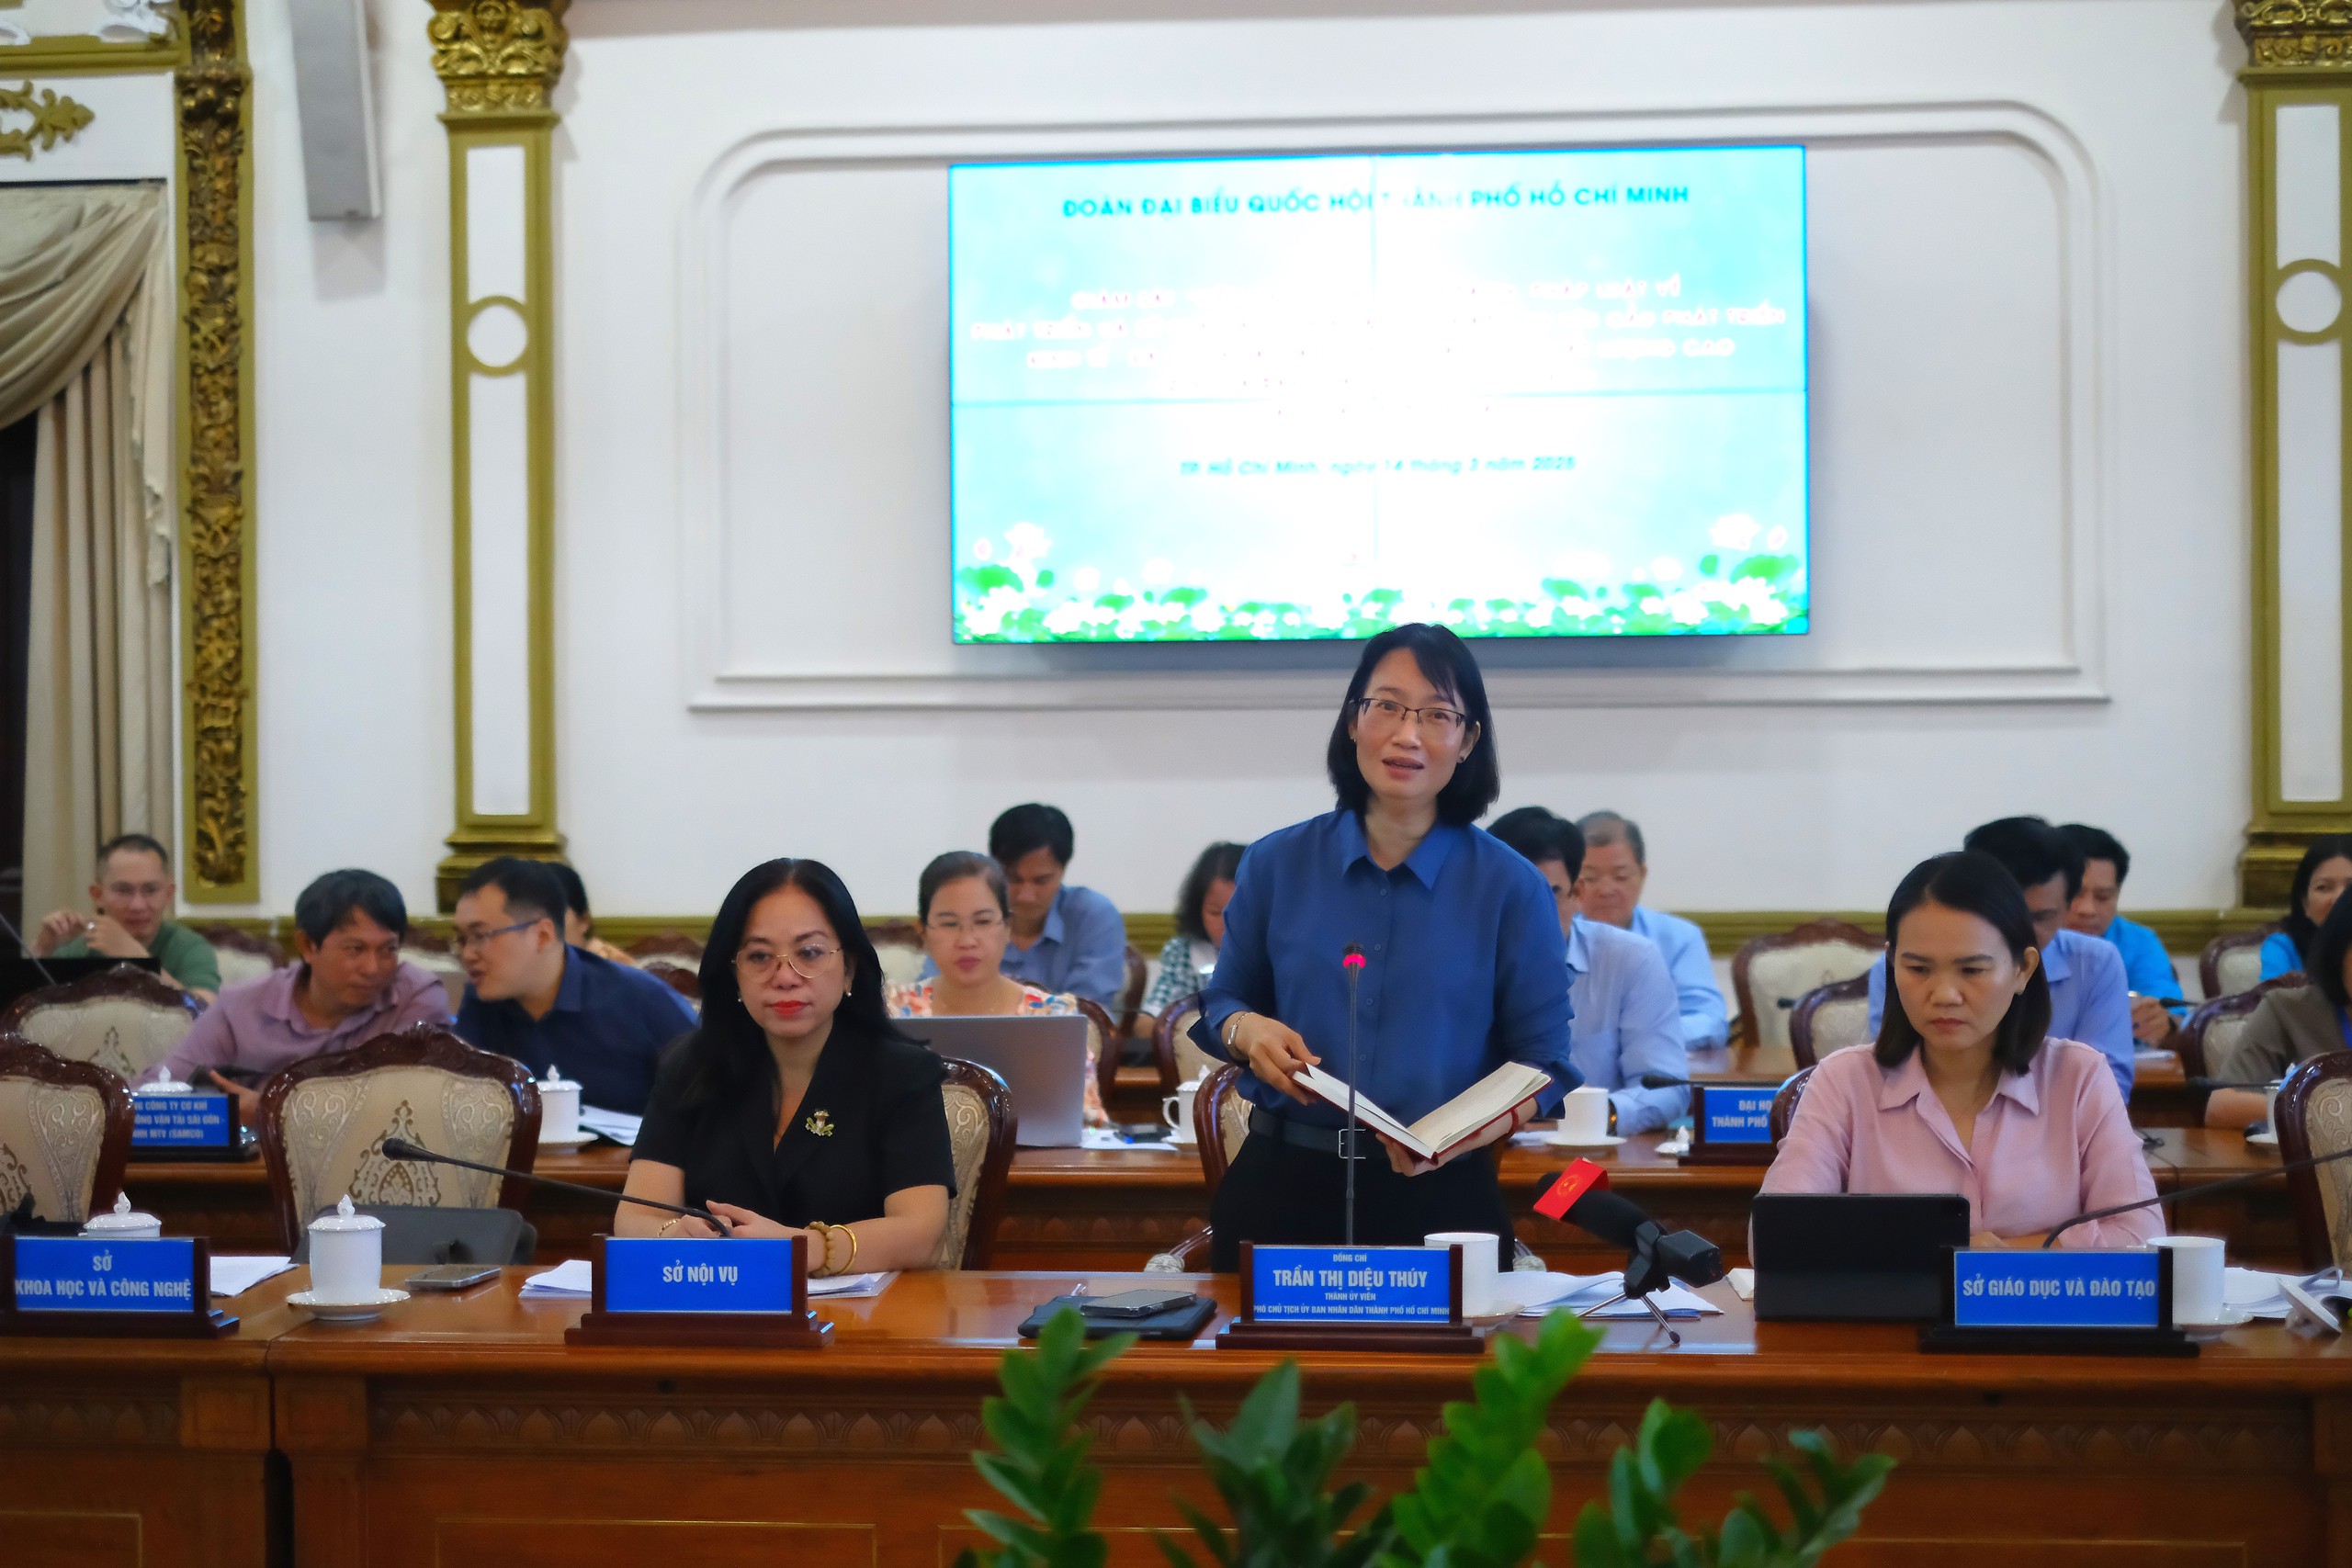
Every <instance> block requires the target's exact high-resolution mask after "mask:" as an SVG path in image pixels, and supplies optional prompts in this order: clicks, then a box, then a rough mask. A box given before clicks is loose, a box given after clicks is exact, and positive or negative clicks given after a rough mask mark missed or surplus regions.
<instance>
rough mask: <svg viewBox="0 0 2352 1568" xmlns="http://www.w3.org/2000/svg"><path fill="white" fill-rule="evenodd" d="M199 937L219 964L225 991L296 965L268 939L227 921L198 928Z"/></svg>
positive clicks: (283, 950) (289, 956) (289, 955)
mask: <svg viewBox="0 0 2352 1568" xmlns="http://www.w3.org/2000/svg"><path fill="white" fill-rule="evenodd" d="M196 934H197V935H198V936H200V937H202V938H203V939H204V940H205V942H206V944H207V945H208V946H209V947H210V948H211V949H212V956H213V957H214V959H216V960H217V961H218V962H219V963H220V984H221V986H222V987H230V986H237V985H243V983H244V982H245V981H247V980H262V979H266V978H268V976H269V975H270V972H271V971H272V970H277V969H283V968H285V967H286V966H287V965H288V964H291V963H293V962H294V959H293V956H292V955H291V954H289V953H288V952H287V951H286V950H285V949H284V948H282V947H280V946H278V945H277V943H276V942H272V941H270V940H269V938H267V937H266V936H257V935H255V934H254V932H252V931H244V930H242V929H240V928H239V927H236V926H232V925H230V924H228V923H227V922H225V921H219V922H215V923H213V924H211V925H205V926H198V927H197V928H196Z"/></svg>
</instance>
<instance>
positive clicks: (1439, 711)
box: [1355, 697, 1470, 740]
mask: <svg viewBox="0 0 2352 1568" xmlns="http://www.w3.org/2000/svg"><path fill="white" fill-rule="evenodd" d="M1355 707H1356V722H1357V723H1358V724H1360V725H1362V726H1363V727H1364V728H1366V729H1368V730H1371V731H1372V732H1373V733H1374V734H1377V735H1385V734H1387V733H1388V732H1389V731H1391V730H1394V729H1400V728H1403V727H1404V725H1405V723H1406V721H1407V720H1408V719H1409V720H1411V721H1412V722H1413V723H1414V724H1415V725H1416V726H1417V727H1419V729H1420V732H1421V733H1422V734H1423V735H1427V736H1430V737H1431V738H1432V739H1438V740H1452V739H1454V738H1455V737H1456V736H1459V735H1460V734H1461V733H1462V732H1463V731H1464V729H1466V728H1469V726H1470V716H1469V715H1467V714H1464V713H1457V712H1455V711H1454V710H1453V709H1452V708H1442V707H1426V708H1408V707H1407V706H1406V705H1404V704H1403V703H1399V702H1392V701H1390V700H1389V699H1388V698H1386V697H1358V698H1357V699H1356V703H1355Z"/></svg>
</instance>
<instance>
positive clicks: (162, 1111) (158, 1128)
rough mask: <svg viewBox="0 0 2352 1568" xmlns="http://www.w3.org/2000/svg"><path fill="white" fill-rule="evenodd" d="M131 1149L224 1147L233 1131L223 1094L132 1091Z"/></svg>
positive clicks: (233, 1127) (234, 1126)
mask: <svg viewBox="0 0 2352 1568" xmlns="http://www.w3.org/2000/svg"><path fill="white" fill-rule="evenodd" d="M130 1105H131V1109H132V1111H135V1112H136V1113H137V1116H138V1120H137V1121H136V1122H134V1123H133V1124H132V1127H131V1130H130V1146H131V1147H132V1148H134V1149H225V1148H227V1147H229V1145H230V1142H231V1140H232V1137H233V1136H234V1135H235V1129H236V1122H235V1120H234V1119H233V1118H232V1116H231V1115H230V1113H229V1097H228V1096H227V1095H225V1094H140V1095H133V1096H132V1097H131V1100H130Z"/></svg>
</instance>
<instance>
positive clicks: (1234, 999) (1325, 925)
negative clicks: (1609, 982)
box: [1193, 810, 1584, 1127]
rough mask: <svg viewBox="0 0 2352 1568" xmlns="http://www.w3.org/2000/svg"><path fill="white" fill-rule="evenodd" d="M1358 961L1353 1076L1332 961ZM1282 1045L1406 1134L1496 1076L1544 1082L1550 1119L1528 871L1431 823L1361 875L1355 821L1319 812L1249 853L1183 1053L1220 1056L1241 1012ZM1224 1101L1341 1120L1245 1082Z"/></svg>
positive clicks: (1550, 925) (1559, 1019) (1562, 957)
mask: <svg viewBox="0 0 2352 1568" xmlns="http://www.w3.org/2000/svg"><path fill="white" fill-rule="evenodd" d="M1350 942H1355V943H1357V944H1358V945H1360V946H1361V947H1362V948H1363V956H1364V965H1363V974H1362V976H1361V977H1360V979H1359V982H1358V990H1357V995H1356V1021H1357V1027H1358V1038H1357V1047H1358V1049H1359V1050H1360V1051H1361V1053H1362V1054H1363V1060H1364V1070H1363V1073H1362V1075H1361V1076H1359V1075H1358V1074H1357V1072H1356V1068H1355V1064H1354V1063H1353V1062H1351V1061H1350V1060H1349V1059H1348V985H1347V979H1346V976H1344V974H1343V973H1342V970H1341V967H1340V956H1341V953H1342V952H1343V950H1344V949H1345V948H1346V946H1347V944H1348V943H1350ZM1243 1010H1248V1011H1250V1012H1256V1013H1263V1014H1265V1015H1266V1016H1267V1017H1269V1018H1274V1019H1280V1020H1281V1021H1283V1022H1284V1023H1286V1024H1288V1025H1289V1026H1290V1027H1291V1028H1293V1029H1295V1030H1296V1031H1298V1032H1299V1034H1300V1036H1301V1037H1302V1038H1303V1039H1305V1040H1306V1048H1307V1049H1308V1050H1310V1051H1312V1052H1314V1053H1315V1054H1316V1055H1317V1056H1319V1057H1321V1058H1322V1060H1323V1068H1324V1070H1325V1071H1326V1072H1329V1073H1332V1074H1334V1075H1336V1076H1338V1077H1341V1078H1345V1079H1350V1080H1351V1081H1353V1082H1354V1083H1355V1084H1356V1087H1357V1088H1358V1089H1361V1090H1362V1091H1363V1093H1364V1094H1366V1095H1368V1096H1370V1097H1371V1098H1372V1100H1374V1101H1375V1102H1376V1103H1378V1104H1379V1105H1380V1107H1381V1108H1382V1109H1383V1110H1385V1111H1388V1112H1389V1113H1390V1114H1391V1115H1394V1116H1397V1117H1399V1118H1401V1119H1402V1120H1404V1121H1406V1122H1414V1121H1418V1120H1419V1119H1420V1118H1421V1117H1423V1116H1426V1115H1427V1114H1429V1113H1430V1111H1434V1110H1436V1109H1437V1108H1438V1107H1439V1106H1441V1105H1443V1104H1444V1103H1445V1102H1446V1101H1447V1100H1452V1099H1453V1097H1454V1096H1455V1095H1457V1094H1460V1093H1461V1092H1462V1091H1463V1090H1464V1089H1468V1088H1469V1087H1470V1086H1471V1085H1472V1084H1475V1083H1476V1082H1477V1081H1478V1080H1479V1079H1480V1078H1483V1077H1486V1076H1487V1074H1488V1073H1491V1072H1493V1071H1494V1070H1495V1069H1496V1068H1497V1067H1499V1066H1502V1065H1503V1064H1504V1063H1505V1062H1525V1063H1527V1064H1528V1065H1530V1066H1536V1067H1541V1068H1542V1069H1543V1070H1544V1071H1545V1072H1547V1073H1549V1074H1551V1075H1552V1085H1551V1087H1550V1088H1549V1089H1545V1090H1544V1093H1543V1095H1542V1096H1541V1097H1539V1109H1540V1110H1541V1111H1543V1112H1544V1114H1547V1115H1549V1114H1552V1113H1554V1112H1555V1111H1558V1109H1559V1105H1560V1100H1561V1099H1562V1097H1563V1096H1565V1095H1566V1093H1567V1091H1568V1090H1570V1089H1574V1088H1576V1087H1577V1085H1578V1084H1580V1083H1582V1082H1583V1081H1584V1080H1583V1078H1582V1077H1580V1076H1579V1075H1578V1074H1577V1069H1576V1066H1575V1064H1574V1062H1573V1060H1572V1058H1571V1055H1570V1050H1569V1041H1568V966H1567V944H1566V942H1565V941H1564V940H1563V939H1562V937H1561V935H1560V917H1559V914H1558V912H1557V907H1556V906H1555V903H1554V902H1553V898H1552V890H1551V888H1550V887H1549V886H1546V885H1545V884H1544V877H1543V874H1541V873H1540V872H1538V871H1537V870H1536V869H1535V868H1534V867H1533V866H1532V865H1530V864H1528V863H1527V862H1526V861H1525V860H1523V859H1521V857H1520V854H1519V852H1517V851H1516V850H1513V849H1511V848H1510V846H1509V845H1507V844H1505V843H1503V842H1502V841H1501V840H1498V839H1496V838H1493V837H1491V836H1489V835H1488V834H1487V832H1486V831H1485V830H1484V829H1478V828H1471V827H1454V826H1452V825H1450V824H1447V823H1442V822H1441V823H1439V824H1438V825H1437V826H1436V827H1434V828H1432V829H1430V833H1429V837H1427V838H1425V839H1423V840H1421V842H1420V845H1419V848H1417V849H1416V850H1414V852H1412V853H1411V854H1410V855H1409V856H1408V857H1407V858H1406V860H1405V863H1403V864H1402V865H1399V866H1397V868H1396V869H1395V870H1394V871H1383V870H1381V869H1380V867H1379V866H1377V865H1375V864H1374V863H1373V860H1372V856H1371V853H1370V852H1369V851H1368V850H1367V849H1366V847H1365V844H1364V837H1363V820H1362V818H1358V817H1357V816H1356V814H1355V813H1354V812H1352V811H1346V810H1341V811H1332V812H1329V813H1326V814H1325V815H1323V816H1321V817H1316V818H1309V819H1308V820H1306V821H1305V822H1300V823H1297V824H1295V826H1292V827H1289V828H1284V829H1281V830H1280V831H1278V832H1273V833H1269V834H1267V835H1266V836H1265V837H1264V838H1262V839H1261V840H1258V841H1257V842H1256V843H1254V844H1252V845H1250V849H1249V851H1248V852H1247V853H1245V854H1244V855H1243V856H1242V857H1241V868H1240V870H1239V872H1238V873H1237V874H1236V878H1235V886H1234V892H1233V901H1232V902H1231V903H1229V904H1227V906H1226V907H1225V945H1224V946H1222V947H1220V948H1219V949H1218V950H1217V955H1216V971H1215V972H1214V973H1213V974H1212V975H1211V976H1210V977H1209V987H1208V989H1207V990H1206V991H1205V992H1204V993H1203V995H1202V1008H1201V1019H1200V1021H1199V1022H1198V1023H1197V1024H1195V1025H1194V1026H1193V1040H1194V1042H1195V1043H1198V1044H1199V1045H1200V1046H1201V1048H1202V1049H1203V1050H1204V1051H1206V1052H1208V1053H1209V1054H1210V1055H1215V1056H1222V1055H1224V1054H1225V1053H1224V1051H1223V1049H1222V1048H1221V1046H1220V1042H1221V1041H1222V1040H1223V1038H1224V1034H1225V1024H1226V1021H1227V1019H1229V1018H1231V1017H1232V1016H1233V1015H1234V1014H1235V1013H1237V1012H1240V1011H1243ZM1241 1092H1242V1093H1243V1094H1244V1095H1246V1096H1248V1097H1249V1098H1250V1100H1253V1101H1255V1102H1256V1103H1257V1104H1259V1105H1262V1106H1264V1107H1266V1108H1267V1109H1268V1110H1271V1111H1280V1112H1281V1113H1282V1114H1283V1115H1284V1116H1288V1117H1292V1118H1295V1120H1298V1121H1301V1122H1311V1123H1315V1124H1317V1125H1321V1126H1327V1127H1331V1126H1338V1125H1339V1124H1340V1122H1341V1121H1342V1120H1343V1118H1342V1117H1341V1115H1340V1112H1339V1111H1334V1110H1331V1109H1329V1107H1327V1106H1324V1105H1321V1104H1316V1105H1301V1104H1299V1103H1298V1102H1297V1101H1296V1100H1292V1099H1290V1098H1289V1097H1288V1096H1286V1095H1284V1094H1283V1093H1282V1091H1281V1090H1279V1089H1275V1088H1273V1087H1272V1085H1271V1084H1267V1083H1263V1082H1261V1081H1260V1080H1259V1078H1258V1077H1257V1076H1256V1075H1255V1074H1252V1073H1250V1072H1247V1071H1245V1072H1244V1073H1243V1074H1242V1077H1241Z"/></svg>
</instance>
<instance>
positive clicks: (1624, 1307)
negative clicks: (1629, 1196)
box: [1495, 1269, 1724, 1321]
mask: <svg viewBox="0 0 2352 1568" xmlns="http://www.w3.org/2000/svg"><path fill="white" fill-rule="evenodd" d="M1624 1288H1625V1276H1624V1274H1623V1272H1622V1271H1619V1272H1612V1273H1608V1274H1549V1273H1546V1274H1538V1273H1534V1272H1532V1271H1522V1270H1519V1269H1513V1270H1512V1271H1511V1272H1510V1273H1508V1274H1499V1275H1497V1276H1496V1278H1495V1294H1496V1296H1497V1297H1498V1299H1499V1300H1501V1301H1502V1302H1504V1303H1517V1304H1518V1307H1519V1314H1520V1315H1521V1317H1542V1316H1543V1315H1544V1314H1545V1313H1547V1312H1550V1311H1551V1310H1552V1309H1553V1308H1555V1307H1566V1308H1567V1309H1568V1310H1569V1311H1571V1312H1576V1313H1581V1314H1584V1315H1585V1316H1587V1317H1597V1318H1600V1319H1602V1320H1603V1321H1607V1320H1610V1319H1614V1318H1635V1317H1642V1318H1645V1317H1647V1316H1649V1315H1650V1311H1649V1308H1647V1307H1645V1306H1644V1305H1643V1304H1642V1303H1640V1302H1638V1301H1632V1302H1618V1303H1615V1304H1614V1305H1612V1306H1607V1307H1601V1305H1600V1303H1603V1302H1605V1301H1608V1300H1609V1298H1610V1297H1611V1296H1613V1295H1616V1294H1617V1293H1618V1292H1621V1291H1623V1289H1624ZM1650 1300H1652V1301H1654V1302H1656V1303H1657V1305H1658V1310H1659V1311H1661V1312H1663V1313H1665V1314H1666V1315H1667V1316H1668V1317H1703V1316H1713V1315H1717V1314H1721V1313H1722V1312H1723V1310H1724V1309H1723V1308H1721V1307H1719V1306H1717V1305H1715V1304H1714V1303H1713V1302H1711V1301H1709V1300H1707V1299H1706V1298H1705V1297H1704V1296H1702V1295H1698V1294H1695V1293H1694V1292H1691V1291H1688V1290H1685V1289H1684V1288H1683V1287H1682V1286H1680V1285H1676V1284H1669V1285H1668V1286H1667V1288H1666V1289H1664V1290H1663V1291H1659V1292H1656V1293H1655V1294H1653V1295H1652V1296H1651V1297H1650ZM1596 1307H1600V1311H1598V1312H1596V1311H1594V1310H1593V1309H1594V1308H1596Z"/></svg>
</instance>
